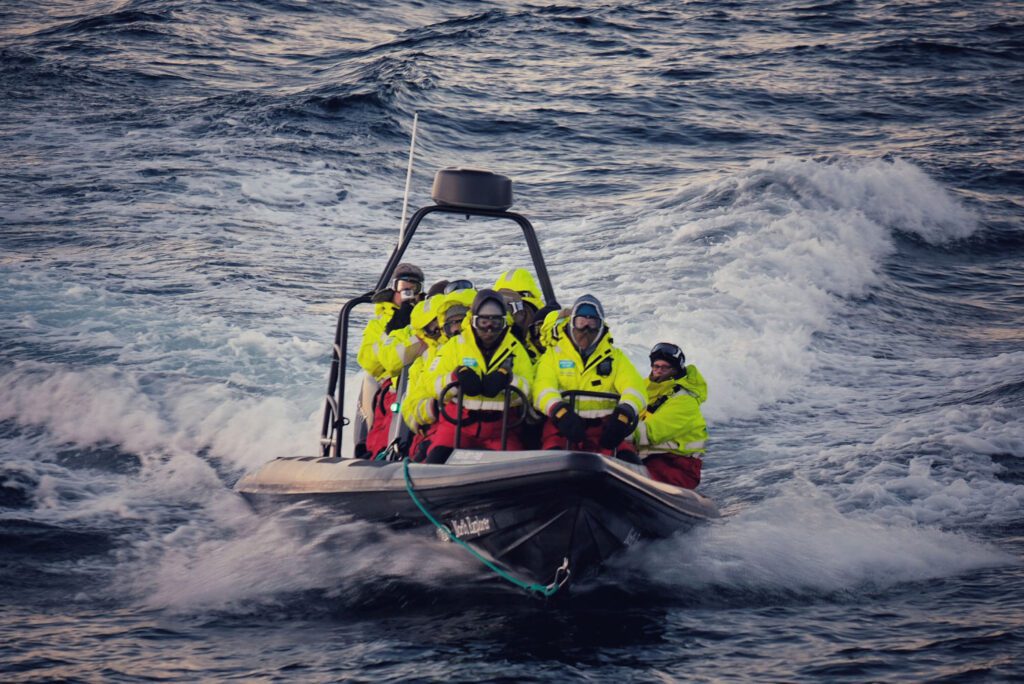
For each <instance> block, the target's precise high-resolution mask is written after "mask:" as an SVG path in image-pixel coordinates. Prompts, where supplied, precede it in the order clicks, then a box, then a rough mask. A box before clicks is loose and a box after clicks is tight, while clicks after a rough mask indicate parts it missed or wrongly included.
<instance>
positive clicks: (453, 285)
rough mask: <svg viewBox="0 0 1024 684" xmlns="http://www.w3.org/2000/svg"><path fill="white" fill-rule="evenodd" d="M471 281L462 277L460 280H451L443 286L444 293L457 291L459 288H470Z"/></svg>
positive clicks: (471, 287) (471, 285) (471, 286)
mask: <svg viewBox="0 0 1024 684" xmlns="http://www.w3.org/2000/svg"><path fill="white" fill-rule="evenodd" d="M472 289H473V281H472V280H466V279H465V278H462V279H460V280H453V281H452V282H450V283H448V284H447V285H445V286H444V293H445V294H451V293H452V292H458V291H459V290H472Z"/></svg>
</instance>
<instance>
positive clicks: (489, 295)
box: [470, 290, 508, 316]
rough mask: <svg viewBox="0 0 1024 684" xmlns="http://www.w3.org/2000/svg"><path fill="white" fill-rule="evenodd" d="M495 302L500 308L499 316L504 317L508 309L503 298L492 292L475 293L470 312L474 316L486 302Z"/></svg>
mask: <svg viewBox="0 0 1024 684" xmlns="http://www.w3.org/2000/svg"><path fill="white" fill-rule="evenodd" d="M489 301H491V302H496V303H497V304H498V306H499V307H501V314H502V315H503V316H504V315H505V314H507V313H508V307H507V306H505V298H504V297H502V296H501V294H500V293H498V292H495V291H494V290H480V291H479V292H477V293H476V298H475V299H474V300H473V306H471V307H470V311H471V312H472V313H473V315H474V316H476V315H477V314H478V313H480V307H482V306H483V305H484V303H486V302H489Z"/></svg>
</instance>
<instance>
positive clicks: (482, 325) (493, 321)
mask: <svg viewBox="0 0 1024 684" xmlns="http://www.w3.org/2000/svg"><path fill="white" fill-rule="evenodd" d="M473 327H474V328H476V329H477V330H491V331H494V330H504V329H505V317H504V316H473Z"/></svg>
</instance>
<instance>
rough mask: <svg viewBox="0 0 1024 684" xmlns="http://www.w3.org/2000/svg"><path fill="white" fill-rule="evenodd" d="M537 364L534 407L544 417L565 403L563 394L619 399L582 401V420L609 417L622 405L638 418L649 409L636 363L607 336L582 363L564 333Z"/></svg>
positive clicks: (579, 405)
mask: <svg viewBox="0 0 1024 684" xmlns="http://www.w3.org/2000/svg"><path fill="white" fill-rule="evenodd" d="M553 342H554V344H553V345H552V346H550V347H548V349H547V351H545V352H544V355H543V356H541V358H540V361H539V362H538V363H537V376H536V378H535V380H534V387H533V405H534V406H535V407H537V410H538V411H540V412H541V413H542V414H544V415H549V414H550V412H551V409H552V408H553V407H554V406H555V404H557V403H558V402H560V401H562V392H564V391H568V390H587V391H590V392H606V393H610V394H617V395H619V398H618V400H616V399H597V398H587V397H579V398H578V399H577V400H576V412H577V413H578V414H579V415H580V416H581V417H583V418H601V417H603V416H607V415H609V414H610V413H611V412H612V411H613V410H614V409H615V406H616V405H617V404H619V403H623V404H628V405H629V406H631V407H632V408H633V410H634V411H636V415H638V416H639V415H640V413H641V412H642V411H643V410H644V407H645V406H647V392H646V389H645V387H644V380H643V377H641V375H640V373H638V372H637V370H636V367H635V366H634V365H633V363H632V362H631V361H630V360H629V359H628V358H627V357H626V355H625V354H623V353H622V351H620V350H619V349H616V348H615V347H613V346H612V338H611V335H610V334H608V333H607V332H605V334H604V335H603V336H602V337H601V339H600V340H599V341H598V343H597V348H596V349H595V350H594V353H593V354H591V355H590V357H589V358H588V359H587V360H586V362H584V361H583V358H582V357H581V356H580V353H579V351H577V349H576V345H574V344H573V343H572V340H571V339H570V337H569V333H568V332H567V331H566V330H562V331H561V334H560V335H559V337H558V339H557V340H553Z"/></svg>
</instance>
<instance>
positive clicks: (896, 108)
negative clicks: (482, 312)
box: [0, 0, 1024, 682]
mask: <svg viewBox="0 0 1024 684" xmlns="http://www.w3.org/2000/svg"><path fill="white" fill-rule="evenodd" d="M0 98H2V104H3V113H4V115H3V116H2V117H0V159H2V170H0V282H2V295H3V296H2V297H0V601H2V603H0V606H2V607H0V673H2V679H3V680H4V681H36V680H60V681H138V680H141V679H158V680H169V681H199V680H207V681H209V680H221V679H241V680H255V681H269V680H285V679H294V680H299V681H338V680H353V681H381V680H395V681H399V680H410V679H411V680H444V681H563V680H572V679H583V680H598V681H626V680H637V681H666V680H667V681H673V680H689V679H694V680H698V681H765V682H777V681H851V682H863V681H986V682H989V681H1019V680H1020V679H1021V678H1024V566H1022V557H1024V152H1022V147H1021V141H1022V140H1024V117H1022V114H1021V112H1022V111H1024V7H1022V5H1021V4H1020V3H1018V2H947V1H942V2H929V1H923V2H914V3H897V2H882V1H866V2H850V1H836V2H814V1H813V0H800V1H796V2H772V3H767V2H753V3H751V2H743V3H740V2H687V3H677V2H664V1H659V2H632V3H624V2H620V1H618V0H614V1H613V0H608V1H602V2H594V3H563V2H550V3H546V2H508V3H495V2H449V3H436V4H435V3H422V2H408V1H405V2H389V3H370V2H356V3H348V2H331V1H329V0H321V1H318V2H303V1H300V0H294V1H292V2H255V1H241V2H226V1H225V2H191V1H189V2H186V1H184V0H175V1H165V0H136V1H125V0H118V1H113V0H111V1H108V2H99V1H92V0H74V1H72V0H65V1H63V2H56V1H51V2H18V3H13V2H11V3H5V4H3V5H2V6H0ZM414 112H418V114H419V122H420V123H419V128H418V132H417V141H418V145H417V160H416V168H415V171H414V174H413V184H412V194H411V200H410V203H411V205H412V206H413V207H418V206H422V205H424V204H426V203H427V202H429V188H430V181H431V178H432V176H433V173H434V171H435V170H436V169H437V168H440V167H444V166H450V165H460V166H468V167H476V168H489V169H492V170H494V171H498V172H501V173H505V174H507V175H509V176H511V177H512V178H513V180H514V182H515V189H516V198H517V201H516V207H515V208H516V210H518V211H520V212H522V213H525V214H527V215H528V216H530V217H531V218H532V219H534V223H535V225H536V227H537V229H538V233H539V235H540V238H541V244H542V246H543V249H544V251H545V255H546V257H547V261H548V266H549V270H550V272H551V274H552V278H553V280H554V283H555V288H556V293H557V294H558V296H559V299H560V300H562V301H563V302H564V301H571V300H572V299H573V298H575V297H576V296H578V295H579V294H583V293H584V292H588V291H589V292H593V293H594V294H597V295H598V296H599V297H600V298H601V299H602V300H603V301H604V302H605V304H606V308H607V309H608V312H609V316H610V318H611V321H612V325H613V327H614V329H615V330H616V339H617V341H618V342H620V343H621V344H622V345H623V347H624V348H625V349H626V351H627V352H628V353H629V354H630V356H631V357H632V358H633V359H634V361H637V362H638V363H640V362H643V361H644V360H645V352H646V349H647V348H648V346H649V344H650V342H651V341H652V340H655V339H671V340H675V341H677V342H679V343H681V344H682V345H683V346H684V348H685V349H686V351H687V356H688V358H689V359H690V360H691V361H692V362H694V363H696V364H697V365H698V366H699V367H700V368H701V370H702V372H703V374H704V375H705V376H706V377H707V379H708V381H709V384H710V389H711V398H710V400H709V402H708V403H707V404H706V411H705V413H706V415H707V417H708V420H709V422H710V424H711V433H712V438H713V442H712V449H711V452H710V453H709V456H708V458H707V462H706V465H705V481H704V483H703V484H702V491H703V492H704V493H705V494H707V495H708V496H710V497H712V498H713V499H715V500H716V501H717V502H718V503H719V504H720V506H721V508H722V509H723V511H724V512H725V513H726V514H727V515H726V517H725V518H724V519H723V520H721V521H719V522H718V523H716V524H714V525H710V526H708V527H706V528H703V529H700V530H698V531H696V532H694V533H692V534H690V535H686V536H684V537H680V538H677V539H670V540H666V541H663V542H659V543H655V544H649V545H646V546H642V547H640V548H637V549H634V550H632V551H631V552H630V553H629V554H626V555H625V556H623V557H621V558H620V559H619V560H618V561H617V563H616V564H615V566H614V567H612V568H610V569H609V571H608V572H607V573H606V574H605V575H604V576H602V577H601V578H600V579H598V580H594V581H592V582H590V583H589V584H586V585H584V586H582V587H580V588H579V589H580V591H579V592H577V593H576V594H575V595H574V596H572V597H571V598H570V600H569V601H568V602H566V603H564V604H562V605H558V606H543V605H541V604H539V603H537V602H535V601H532V600H530V599H528V598H526V597H524V596H521V595H519V594H517V593H514V592H512V591H507V590H504V589H501V588H496V587H493V586H489V585H487V584H481V583H480V582H479V581H478V578H479V569H478V568H477V567H476V566H475V565H474V563H473V562H472V561H471V560H470V559H467V558H463V557H461V556H458V555H457V554H452V553H450V551H451V550H450V549H448V548H444V547H441V546H439V545H437V544H435V543H433V542H427V541H424V540H419V539H410V538H407V537H405V536H402V535H395V534H392V533H388V532H385V531H382V530H379V529H375V528H373V527H369V526H366V525H363V524H360V523H355V522H351V521H348V520H346V519H339V518H337V516H335V515H332V514H331V513H330V512H328V511H322V510H308V509H297V510H292V511H288V512H286V513H285V514H282V515H278V516H259V515H256V514H254V513H253V512H252V511H250V510H249V509H248V507H247V506H246V505H245V504H244V502H242V501H241V500H240V499H239V498H238V497H237V496H236V495H235V494H234V493H233V492H232V489H231V488H232V486H233V484H234V482H235V481H236V480H237V479H238V478H239V477H240V476H241V475H242V473H244V472H246V471H247V470H250V469H253V468H256V467H258V466H259V465H260V464H262V463H264V462H266V461H267V460H269V459H271V458H272V457H274V456H278V455H292V454H300V453H312V451H313V449H314V446H315V442H316V439H317V436H318V429H319V409H320V402H321V395H322V392H323V390H324V387H325V377H326V371H327V363H328V359H329V351H330V341H331V336H332V334H333V326H334V317H335V315H336V311H337V309H338V307H339V305H340V303H341V302H342V301H344V299H346V298H348V297H351V296H353V295H354V294H357V293H360V292H362V291H364V290H366V289H367V287H369V286H370V285H371V284H372V283H373V282H374V281H375V279H376V276H377V274H378V273H379V271H380V269H381V268H382V267H383V265H384V263H385V261H386V255H387V253H388V252H389V251H390V249H391V247H392V246H393V244H394V242H395V240H396V238H397V232H398V224H399V217H400V216H401V213H402V191H403V187H404V179H405V164H406V159H407V154H408V143H409V136H410V132H411V124H412V117H413V113H414ZM492 228H493V229H492ZM409 257H410V259H411V260H414V261H417V262H418V263H420V264H422V265H423V266H424V268H425V269H426V270H427V271H428V277H433V276H437V277H451V276H456V275H468V276H470V277H473V278H476V279H478V280H479V281H480V282H485V281H487V280H489V279H491V278H493V277H495V275H496V274H497V273H498V272H499V271H501V270H504V269H505V268H508V267H511V266H518V265H525V264H526V263H527V260H528V257H527V253H526V250H525V249H524V245H523V244H522V243H521V238H516V237H515V235H514V234H513V233H512V232H511V229H509V231H508V232H505V228H498V227H493V226H491V225H489V224H483V226H482V227H481V225H480V224H477V223H468V224H467V223H461V222H459V223H451V224H445V225H444V227H443V230H439V231H435V232H433V233H431V234H430V237H429V239H426V240H424V241H423V242H422V243H419V244H414V246H413V249H412V251H411V252H410V254H409ZM365 315H366V314H365V312H364V314H363V316H364V318H363V320H365ZM351 370H352V372H354V370H355V369H354V368H353V369H351Z"/></svg>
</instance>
